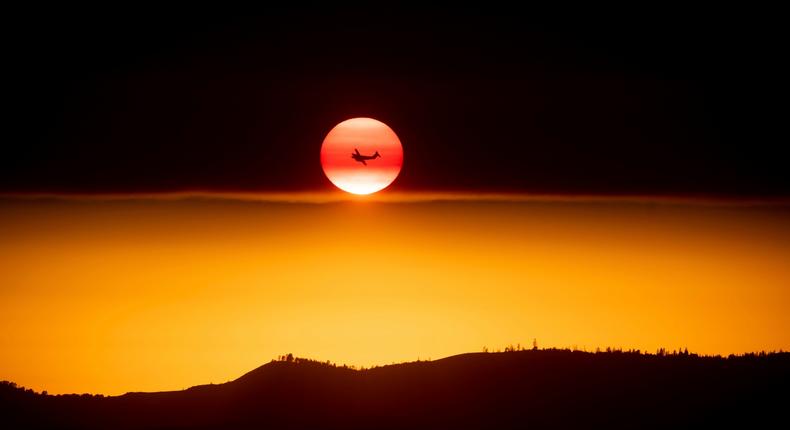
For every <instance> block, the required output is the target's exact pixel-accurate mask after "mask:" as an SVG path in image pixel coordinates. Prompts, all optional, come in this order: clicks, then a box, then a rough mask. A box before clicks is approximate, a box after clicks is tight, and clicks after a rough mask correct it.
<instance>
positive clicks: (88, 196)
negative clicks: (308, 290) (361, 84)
mask: <svg viewBox="0 0 790 430" xmlns="http://www.w3.org/2000/svg"><path fill="white" fill-rule="evenodd" d="M0 200H62V201H95V202H104V201H106V202H113V201H129V200H141V201H145V200H153V201H178V200H209V201H211V200H216V201H240V202H253V203H254V202H258V203H284V204H329V203H346V202H377V203H430V202H469V203H472V202H480V203H637V204H656V203H658V204H669V205H693V206H738V207H742V206H790V197H733V196H713V195H673V194H627V193H621V194H595V193H576V194H563V193H527V192H475V191H466V192H464V191H391V192H386V191H384V192H377V193H373V194H367V195H355V194H350V193H345V192H342V191H207V190H199V189H195V190H181V191H161V192H117V193H86V192H78V193H71V192H0Z"/></svg>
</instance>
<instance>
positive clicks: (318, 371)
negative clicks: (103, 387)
mask: <svg viewBox="0 0 790 430" xmlns="http://www.w3.org/2000/svg"><path fill="white" fill-rule="evenodd" d="M788 387H790V353H770V354H764V353H762V354H747V355H745V356H730V357H726V358H723V357H700V356H696V355H689V354H687V353H686V354H682V353H680V354H670V355H667V354H663V353H662V354H656V355H652V354H641V353H639V352H621V351H612V352H603V353H588V352H581V351H570V350H556V349H551V350H526V351H510V352H503V353H469V354H462V355H456V356H452V357H448V358H444V359H441V360H436V361H418V362H411V363H404V364H396V365H390V366H384V367H376V368H372V369H365V370H355V369H351V368H347V367H345V366H343V367H337V366H334V365H330V364H328V363H320V362H317V361H313V360H305V359H293V358H292V357H291V356H290V355H289V356H288V357H287V358H285V359H283V360H278V361H272V362H270V363H268V364H265V365H263V366H261V367H259V368H257V369H255V370H253V371H251V372H249V373H247V374H245V375H243V376H241V377H240V378H238V379H236V380H234V381H231V382H227V383H224V384H217V385H201V386H196V387H192V388H189V389H186V390H183V391H171V392H158V393H127V394H124V395H121V396H115V397H104V396H93V395H87V394H85V395H58V396H52V395H44V394H39V393H34V392H33V391H32V390H25V389H23V388H20V387H16V386H15V385H14V384H11V383H8V382H5V383H3V384H2V385H0V413H2V421H3V428H74V429H76V428H80V429H92V428H113V429H132V428H134V429H214V428H274V429H276V428H286V429H363V428H364V429H466V428H665V427H673V428H678V427H680V428H690V427H703V428H706V427H712V426H714V425H727V427H731V426H734V425H742V426H745V427H748V428H754V427H755V426H758V425H765V426H768V425H771V424H772V423H780V422H782V420H783V419H784V411H785V409H786V408H787V405H789V404H790V394H788Z"/></svg>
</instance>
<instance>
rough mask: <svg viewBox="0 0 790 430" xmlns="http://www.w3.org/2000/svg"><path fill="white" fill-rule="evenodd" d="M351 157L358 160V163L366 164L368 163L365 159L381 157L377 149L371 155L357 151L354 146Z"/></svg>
mask: <svg viewBox="0 0 790 430" xmlns="http://www.w3.org/2000/svg"><path fill="white" fill-rule="evenodd" d="M351 158H353V159H354V161H359V162H360V163H362V164H364V165H366V166H367V165H368V163H366V162H365V160H373V159H376V158H381V155H380V154H379V152H378V151H376V153H375V154H373V155H362V154H360V153H359V149H357V148H354V153H353V154H351Z"/></svg>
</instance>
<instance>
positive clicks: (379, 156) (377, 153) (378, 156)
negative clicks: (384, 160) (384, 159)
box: [373, 151, 381, 158]
mask: <svg viewBox="0 0 790 430" xmlns="http://www.w3.org/2000/svg"><path fill="white" fill-rule="evenodd" d="M373 157H374V158H381V154H379V152H378V151H376V153H375V154H373Z"/></svg>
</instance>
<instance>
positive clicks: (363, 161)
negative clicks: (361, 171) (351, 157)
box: [359, 160, 368, 166]
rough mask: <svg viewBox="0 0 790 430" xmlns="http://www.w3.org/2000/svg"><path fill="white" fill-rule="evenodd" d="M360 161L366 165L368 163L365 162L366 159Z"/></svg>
mask: <svg viewBox="0 0 790 430" xmlns="http://www.w3.org/2000/svg"><path fill="white" fill-rule="evenodd" d="M359 161H361V162H362V164H364V165H366V166H367V165H368V163H366V162H365V160H359Z"/></svg>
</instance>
